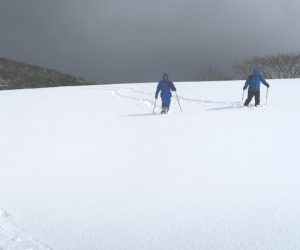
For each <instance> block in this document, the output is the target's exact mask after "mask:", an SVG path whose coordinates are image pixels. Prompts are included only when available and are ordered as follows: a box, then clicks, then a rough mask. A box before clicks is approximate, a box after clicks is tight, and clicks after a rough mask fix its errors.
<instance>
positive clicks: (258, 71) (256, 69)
mask: <svg viewBox="0 0 300 250" xmlns="http://www.w3.org/2000/svg"><path fill="white" fill-rule="evenodd" d="M260 74H261V71H260V68H255V69H253V75H256V76H257V75H260Z"/></svg>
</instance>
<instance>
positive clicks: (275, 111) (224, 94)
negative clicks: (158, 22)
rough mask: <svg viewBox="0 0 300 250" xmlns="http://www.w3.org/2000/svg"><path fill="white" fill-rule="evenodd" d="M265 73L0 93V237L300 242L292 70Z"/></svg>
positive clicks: (299, 85) (78, 246) (210, 245)
mask: <svg viewBox="0 0 300 250" xmlns="http://www.w3.org/2000/svg"><path fill="white" fill-rule="evenodd" d="M270 83H271V88H270V91H269V100H268V105H267V106H265V105H262V107H259V108H255V107H253V106H252V107H249V108H244V107H242V106H241V98H242V90H241V89H242V86H243V82H239V81H234V82H210V83H176V87H177V89H178V94H179V98H180V100H181V103H182V108H183V110H184V112H183V113H181V112H180V110H179V108H178V104H177V102H176V99H175V98H173V103H172V108H171V112H170V114H168V115H165V116H162V115H152V114H151V113H152V109H153V103H154V102H153V97H154V90H155V88H156V84H154V83H148V84H127V85H103V86H85V87H74V88H72V87H69V88H68V87H66V88H54V89H39V90H19V91H3V92H0V152H1V157H0V207H1V208H2V209H0V249H1V250H6V249H12V250H15V249H18V250H19V249H22V250H39V249H55V250H98V249H104V250H114V249H116V250H119V249H126V250H127V249H128V250H143V249H149V250H150V249H151V250H152V249H159V250H160V249H168V250H169V249H172V250H174V249H178V250H182V249H209V250H211V249H218V250H219V249H249V250H252V249H270V250H271V249H272V250H277V249H282V250H288V249H300V213H299V211H300V210H299V209H300V170H299V169H300V155H299V148H300V135H299V128H300V116H299V100H300V80H276V81H270ZM265 91H266V89H265V88H264V87H262V104H264V103H265V93H266V92H265ZM159 104H160V103H159ZM156 112H159V107H157V109H156ZM4 209H5V210H4ZM5 211H7V212H5ZM41 242H43V243H44V244H42V243H41Z"/></svg>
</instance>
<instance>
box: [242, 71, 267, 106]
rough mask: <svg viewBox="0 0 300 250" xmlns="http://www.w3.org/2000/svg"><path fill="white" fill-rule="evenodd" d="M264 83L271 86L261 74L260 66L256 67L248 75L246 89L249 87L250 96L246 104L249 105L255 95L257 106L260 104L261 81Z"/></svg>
mask: <svg viewBox="0 0 300 250" xmlns="http://www.w3.org/2000/svg"><path fill="white" fill-rule="evenodd" d="M261 82H262V83H263V84H264V85H265V86H266V87H267V88H270V85H269V84H268V83H267V82H266V80H265V78H264V77H263V76H262V75H261V71H260V69H259V68H255V69H254V70H253V73H252V74H251V75H250V76H248V78H247V81H246V83H245V86H244V88H243V89H244V91H245V90H246V89H247V88H248V98H247V100H246V102H245V104H244V106H248V105H249V103H250V102H251V101H252V99H253V97H255V107H257V106H258V105H260V83H261Z"/></svg>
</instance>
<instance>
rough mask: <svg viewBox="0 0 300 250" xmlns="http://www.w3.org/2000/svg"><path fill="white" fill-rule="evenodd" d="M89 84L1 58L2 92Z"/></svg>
mask: <svg viewBox="0 0 300 250" xmlns="http://www.w3.org/2000/svg"><path fill="white" fill-rule="evenodd" d="M89 84H91V83H89V82H87V81H85V80H84V79H81V78H77V77H75V76H71V75H67V74H64V73H61V72H58V71H55V70H51V69H46V68H42V67H39V66H34V65H29V64H26V63H23V62H18V61H14V60H9V59H5V58H0V90H5V89H24V88H43V87H58V86H79V85H89Z"/></svg>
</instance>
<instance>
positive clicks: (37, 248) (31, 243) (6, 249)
mask: <svg viewBox="0 0 300 250" xmlns="http://www.w3.org/2000/svg"><path fill="white" fill-rule="evenodd" d="M0 250H51V249H50V248H49V247H47V246H46V245H44V244H42V243H41V242H39V241H38V240H36V239H34V238H33V237H31V236H30V235H29V234H28V233H26V232H25V231H24V230H22V229H21V228H19V227H18V226H17V225H16V224H15V222H14V218H13V217H12V216H11V215H10V214H8V213H7V212H6V211H5V210H3V209H0Z"/></svg>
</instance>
